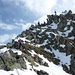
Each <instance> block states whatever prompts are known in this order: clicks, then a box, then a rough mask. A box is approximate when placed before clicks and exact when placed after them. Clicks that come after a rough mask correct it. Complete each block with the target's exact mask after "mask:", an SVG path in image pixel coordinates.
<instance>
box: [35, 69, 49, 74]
mask: <svg viewBox="0 0 75 75" xmlns="http://www.w3.org/2000/svg"><path fill="white" fill-rule="evenodd" d="M36 72H37V74H38V75H49V74H48V73H47V72H45V71H43V70H40V71H37V70H36Z"/></svg>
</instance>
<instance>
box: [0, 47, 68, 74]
mask: <svg viewBox="0 0 75 75" xmlns="http://www.w3.org/2000/svg"><path fill="white" fill-rule="evenodd" d="M6 50H7V51H8V50H9V49H7V48H6V47H5V48H3V49H1V50H0V53H4V52H6ZM11 50H12V51H13V52H14V53H15V52H17V53H18V54H19V55H21V54H22V52H21V51H19V50H16V49H11ZM29 53H31V56H34V55H37V56H38V57H40V58H42V60H43V61H42V62H43V63H44V62H46V63H48V66H49V67H46V66H43V65H40V64H39V63H36V62H35V64H36V65H38V66H37V67H36V66H33V68H32V66H31V65H30V62H29V61H28V60H27V59H26V58H24V60H25V62H26V65H27V69H22V70H21V69H17V68H15V69H14V70H12V71H5V70H0V75H30V74H31V75H39V74H40V75H41V73H39V74H37V73H36V71H35V70H37V71H45V72H47V73H48V74H46V73H45V75H69V74H68V73H66V72H65V71H64V70H63V69H62V67H61V66H57V65H55V64H54V63H53V62H50V61H48V60H47V58H45V57H44V56H43V55H40V54H37V53H36V52H34V50H31V51H29ZM43 75H44V74H43Z"/></svg>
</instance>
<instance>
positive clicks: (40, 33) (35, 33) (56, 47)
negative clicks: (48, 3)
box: [2, 11, 75, 75]
mask: <svg viewBox="0 0 75 75" xmlns="http://www.w3.org/2000/svg"><path fill="white" fill-rule="evenodd" d="M47 17H48V19H47V23H43V24H40V23H38V25H35V26H34V25H32V26H31V27H30V28H29V30H26V31H23V32H22V33H21V34H19V35H18V36H17V38H18V37H21V38H25V39H27V40H29V41H31V43H30V44H35V46H33V45H30V44H29V42H25V43H24V44H23V46H22V48H21V51H22V52H23V54H22V55H21V56H20V58H19V57H16V54H14V53H13V52H12V51H10V50H9V53H10V54H11V55H10V56H11V58H9V57H10V56H7V54H6V53H4V54H2V56H3V57H5V58H4V60H5V61H7V59H9V62H7V63H8V65H11V67H10V66H9V68H10V69H14V65H16V66H17V67H18V68H25V69H26V68H27V66H26V62H25V61H24V59H23V57H24V58H25V59H27V61H29V62H30V63H31V65H32V67H33V66H34V65H35V66H37V65H36V64H35V62H36V63H39V64H40V65H44V66H46V67H49V65H48V63H47V62H43V59H41V58H40V57H38V55H34V56H31V54H30V52H29V51H30V50H34V51H35V52H36V53H37V54H42V55H43V56H44V57H45V58H47V59H48V60H49V61H52V62H53V63H54V64H56V65H61V66H62V67H63V69H64V70H65V71H66V72H68V73H71V74H73V75H75V62H74V61H75V59H74V58H75V43H74V42H75V14H72V13H71V11H69V12H68V13H67V14H64V15H63V14H60V15H59V16H58V15H47ZM36 45H40V46H39V48H38V47H36ZM7 47H9V48H16V49H18V48H17V47H18V44H17V42H14V44H13V45H12V44H10V43H8V44H7ZM6 56H7V57H6ZM12 58H13V60H12ZM16 58H18V60H17V59H16ZM67 59H69V61H67ZM11 60H12V62H14V65H13V66H12V63H10V61H11ZM20 60H21V61H22V62H20ZM64 60H65V61H64ZM17 61H19V62H17ZM9 63H10V64H9ZM20 63H21V64H22V65H20ZM35 71H36V72H37V74H38V75H48V73H46V72H44V71H41V70H40V71H37V70H35Z"/></svg>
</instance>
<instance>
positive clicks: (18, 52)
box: [11, 49, 22, 55]
mask: <svg viewBox="0 0 75 75" xmlns="http://www.w3.org/2000/svg"><path fill="white" fill-rule="evenodd" d="M11 50H12V51H13V52H14V53H17V54H18V55H22V51H20V50H17V49H11Z"/></svg>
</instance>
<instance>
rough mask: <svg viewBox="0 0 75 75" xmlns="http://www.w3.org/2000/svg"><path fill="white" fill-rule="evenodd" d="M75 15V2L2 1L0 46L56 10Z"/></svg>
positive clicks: (67, 0)
mask: <svg viewBox="0 0 75 75" xmlns="http://www.w3.org/2000/svg"><path fill="white" fill-rule="evenodd" d="M70 9H71V10H72V11H73V12H74V13H75V0H0V44H4V43H7V42H8V41H10V40H11V39H12V38H15V36H16V35H17V34H19V33H21V32H22V31H23V30H25V29H26V28H28V27H29V26H30V25H31V24H34V23H37V22H38V21H40V22H43V21H44V20H46V15H48V14H53V13H54V11H55V10H56V11H57V12H58V13H61V12H62V11H64V10H70Z"/></svg>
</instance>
